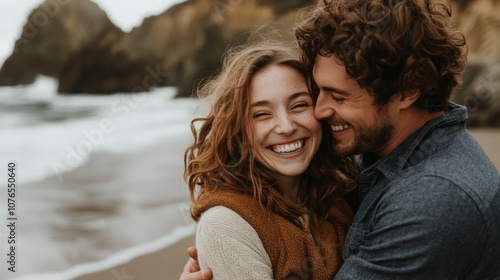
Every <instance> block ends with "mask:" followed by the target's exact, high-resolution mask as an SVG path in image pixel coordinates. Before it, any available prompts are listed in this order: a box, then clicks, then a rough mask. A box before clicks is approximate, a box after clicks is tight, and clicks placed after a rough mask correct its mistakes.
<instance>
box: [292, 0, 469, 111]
mask: <svg viewBox="0 0 500 280" xmlns="http://www.w3.org/2000/svg"><path fill="white" fill-rule="evenodd" d="M303 15H304V16H305V19H304V20H303V21H302V22H301V23H300V24H299V25H298V26H297V27H296V29H295V35H296V38H297V40H298V42H299V46H300V49H301V59H302V61H303V62H304V63H305V64H306V65H308V67H309V68H310V69H312V67H313V66H314V62H315V59H316V56H317V55H322V56H327V57H328V56H330V55H334V56H335V57H336V58H338V59H339V60H340V61H342V62H343V64H344V66H345V68H346V71H347V74H348V75H349V76H350V77H352V78H354V79H355V80H356V81H357V82H358V84H359V85H360V86H361V87H363V88H366V89H367V90H368V91H370V92H372V93H373V94H374V96H375V102H376V104H378V105H383V104H386V103H387V102H388V101H389V99H390V98H391V97H392V96H393V95H394V94H396V93H398V92H406V91H411V90H420V97H419V99H418V100H417V102H416V104H417V106H418V107H419V108H422V109H426V110H428V111H429V112H437V111H445V110H446V107H447V104H448V100H449V98H450V94H451V92H452V90H453V88H454V87H455V86H456V85H457V84H458V82H459V75H460V74H461V73H462V71H463V69H464V65H465V60H466V48H465V38H464V36H463V35H462V34H461V33H460V32H458V31H456V30H454V29H453V27H452V25H451V24H450V20H451V7H450V6H449V5H447V4H445V3H443V1H439V0H408V1H394V0H322V1H319V3H318V4H317V6H315V7H313V8H312V9H311V10H309V11H307V12H306V13H304V14H303Z"/></svg>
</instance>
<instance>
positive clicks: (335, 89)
mask: <svg viewBox="0 0 500 280" xmlns="http://www.w3.org/2000/svg"><path fill="white" fill-rule="evenodd" d="M321 89H322V90H325V91H330V92H333V93H337V94H340V95H345V96H349V95H350V94H349V92H347V91H345V90H341V89H338V88H334V87H321Z"/></svg>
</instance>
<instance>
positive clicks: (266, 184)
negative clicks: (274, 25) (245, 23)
mask: <svg viewBox="0 0 500 280" xmlns="http://www.w3.org/2000/svg"><path fill="white" fill-rule="evenodd" d="M297 57H298V56H297V54H296V53H295V52H293V51H292V50H291V49H289V48H287V47H284V46H281V45H276V44H274V45H271V44H269V43H268V44H266V45H254V46H247V47H245V48H240V49H238V50H236V51H232V52H230V53H229V54H228V55H227V57H226V58H225V60H224V64H223V67H222V70H221V72H220V73H219V75H218V76H216V77H215V78H213V79H211V80H209V81H208V82H207V83H205V85H204V86H203V87H202V88H201V89H200V90H199V95H200V97H205V98H207V99H210V100H211V101H212V107H211V111H210V113H209V114H208V116H207V117H206V118H201V119H195V120H193V122H192V124H191V129H192V132H193V135H194V139H195V141H194V143H193V144H192V145H191V146H190V147H189V148H188V149H187V151H186V153H185V168H186V169H185V174H184V175H185V178H186V181H187V183H188V186H189V190H190V194H191V199H192V202H193V207H192V212H191V213H192V216H193V218H194V219H195V220H196V221H198V228H197V233H196V246H197V248H198V260H199V263H200V266H201V267H202V268H204V267H210V268H211V269H212V271H213V274H214V279H284V278H294V279H295V278H299V279H331V277H332V276H333V275H334V274H335V272H336V271H337V270H338V269H339V268H340V265H341V260H342V257H341V256H342V255H341V254H342V247H343V243H344V238H345V235H346V232H347V229H348V227H349V226H350V224H351V221H352V216H353V214H352V210H351V209H350V207H349V205H348V204H347V203H346V201H345V200H344V199H343V195H344V194H345V193H347V192H348V191H351V190H352V189H353V188H354V187H355V183H356V182H355V179H354V177H355V170H356V166H355V164H354V163H353V162H352V160H351V159H348V158H340V157H337V156H335V155H334V154H333V152H332V147H331V144H330V145H328V143H331V139H328V138H329V137H331V136H330V134H329V133H322V132H323V129H328V128H326V127H322V125H321V123H320V122H319V121H317V120H316V119H315V118H314V101H313V96H312V94H311V88H312V87H311V78H310V76H309V74H308V71H307V69H306V68H304V66H303V65H302V64H301V63H300V62H299V60H298V58H297ZM197 122H201V125H200V126H199V129H196V128H195V123H197ZM325 131H326V130H325Z"/></svg>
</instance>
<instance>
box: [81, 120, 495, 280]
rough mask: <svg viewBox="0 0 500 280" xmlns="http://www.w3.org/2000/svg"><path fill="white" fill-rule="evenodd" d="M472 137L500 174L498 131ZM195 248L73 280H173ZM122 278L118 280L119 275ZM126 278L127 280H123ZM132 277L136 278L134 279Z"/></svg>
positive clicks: (188, 241) (186, 242) (183, 244)
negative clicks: (188, 252) (190, 251)
mask: <svg viewBox="0 0 500 280" xmlns="http://www.w3.org/2000/svg"><path fill="white" fill-rule="evenodd" d="M471 132H472V134H473V136H474V137H475V138H476V140H477V141H478V142H479V144H480V145H481V146H482V147H483V149H484V150H485V151H486V153H487V154H488V156H489V157H490V158H491V159H492V161H493V163H494V164H495V166H496V167H497V170H500V150H499V149H498V148H499V145H500V144H499V143H500V130H494V129H473V130H471ZM193 244H194V237H189V238H185V239H182V240H181V241H180V242H178V243H176V244H174V245H172V246H168V247H166V248H163V249H161V250H160V251H158V252H155V253H151V254H147V255H144V256H140V257H137V258H135V259H133V260H132V261H130V262H127V263H124V264H122V265H118V266H115V267H112V268H109V269H106V270H102V271H99V272H96V273H91V274H88V275H85V276H82V277H79V278H76V280H110V279H112V280H121V279H130V280H131V279H136V280H174V279H179V275H180V273H181V271H182V268H183V266H184V264H185V262H186V260H187V253H186V249H187V247H188V246H192V245H193ZM119 273H122V274H121V277H122V278H120V274H119ZM126 277H128V278H126ZM134 277H135V278H134Z"/></svg>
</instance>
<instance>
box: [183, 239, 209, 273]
mask: <svg viewBox="0 0 500 280" xmlns="http://www.w3.org/2000/svg"><path fill="white" fill-rule="evenodd" d="M187 252H188V255H189V260H188V262H187V263H186V265H185V266H184V270H183V271H182V274H181V277H180V278H179V280H211V279H212V277H213V276H212V270H211V269H210V268H205V269H203V270H201V271H200V264H199V263H198V252H197V250H196V248H195V247H189V248H188V250H187Z"/></svg>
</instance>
